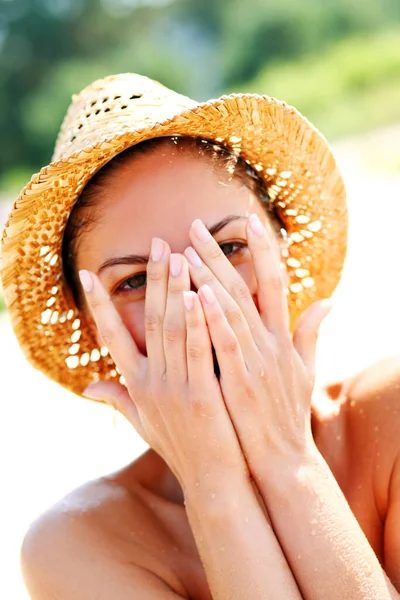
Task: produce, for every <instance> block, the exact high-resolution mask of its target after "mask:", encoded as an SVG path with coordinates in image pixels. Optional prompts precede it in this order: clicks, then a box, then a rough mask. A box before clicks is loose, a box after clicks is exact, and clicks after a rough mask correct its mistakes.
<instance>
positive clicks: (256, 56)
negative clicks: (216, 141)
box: [0, 0, 400, 196]
mask: <svg viewBox="0 0 400 600" xmlns="http://www.w3.org/2000/svg"><path fill="white" fill-rule="evenodd" d="M121 71H136V72H139V73H142V74H147V75H149V76H151V77H153V78H156V79H159V80H161V81H162V82H163V83H165V84H166V85H168V86H172V87H174V88H176V89H177V90H178V91H180V92H182V93H184V94H187V95H190V96H192V97H194V98H196V99H198V100H205V99H208V98H210V97H215V96H217V95H220V94H222V93H224V92H229V91H251V92H257V93H260V94H268V95H271V96H276V97H278V98H281V99H284V100H286V101H288V102H289V103H291V104H294V105H295V106H296V107H297V108H298V109H299V110H300V111H301V112H303V113H304V114H305V115H306V116H307V117H308V118H309V119H310V120H311V121H313V122H314V123H315V124H316V125H317V126H318V127H319V128H320V129H321V130H322V131H323V132H324V133H325V135H326V136H328V137H329V138H331V139H334V138H337V137H341V136H343V135H348V134H352V133H356V132H360V131H366V130H369V129H371V128H372V127H379V126H382V125H386V124H388V123H391V122H394V121H396V120H397V121H399V120H400V1H399V0H279V2H277V1H276V0H175V1H174V0H169V1H168V0H0V129H1V140H2V143H1V146H0V194H1V195H2V196H8V195H10V194H11V195H12V194H14V193H15V192H16V191H18V190H19V188H20V187H21V185H22V184H24V183H25V181H26V179H27V177H29V176H30V174H31V173H32V172H33V171H35V170H38V169H39V168H40V167H41V166H42V165H44V164H46V163H48V162H49V161H50V158H51V153H52V147H53V144H54V140H55V136H56V133H57V130H58V127H59V125H60V122H61V120H62V118H63V115H64V113H65V110H66V108H67V106H68V104H69V101H70V97H71V94H72V93H74V92H76V91H78V90H79V89H80V88H82V87H83V86H85V85H86V84H88V83H90V82H91V81H92V80H93V79H94V78H97V77H102V76H105V75H107V74H110V73H113V72H121ZM399 168H400V165H399Z"/></svg>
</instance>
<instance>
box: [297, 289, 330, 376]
mask: <svg viewBox="0 0 400 600" xmlns="http://www.w3.org/2000/svg"><path fill="white" fill-rule="evenodd" d="M331 309H332V302H331V300H319V301H318V302H314V304H312V305H311V306H310V307H309V308H308V309H307V310H306V311H305V312H304V313H303V314H302V315H301V317H300V319H299V321H298V325H297V327H296V331H295V332H294V334H293V345H294V347H295V349H296V351H297V353H298V354H299V356H300V358H301V359H302V361H303V363H304V364H305V366H306V367H307V370H308V372H309V373H310V376H311V377H312V380H313V381H314V378H315V354H316V345H317V340H318V332H319V328H320V325H321V323H322V321H323V320H324V319H325V317H326V316H327V315H328V314H329V312H330V311H331Z"/></svg>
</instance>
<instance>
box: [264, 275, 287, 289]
mask: <svg viewBox="0 0 400 600" xmlns="http://www.w3.org/2000/svg"><path fill="white" fill-rule="evenodd" d="M267 283H268V285H269V287H270V288H272V289H273V290H277V291H280V290H282V289H283V277H282V276H281V275H278V274H276V275H272V276H271V277H270V278H269V280H268V282H267Z"/></svg>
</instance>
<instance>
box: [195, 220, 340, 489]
mask: <svg viewBox="0 0 400 600" xmlns="http://www.w3.org/2000/svg"><path fill="white" fill-rule="evenodd" d="M190 235H191V241H192V243H193V247H194V248H190V249H187V250H186V251H185V254H186V256H187V257H188V259H189V261H190V263H191V264H190V276H191V279H192V280H193V282H194V283H195V284H196V285H197V286H198V287H201V286H204V284H207V285H208V290H207V294H208V298H209V299H210V300H209V301H208V302H205V303H204V310H205V315H206V320H207V324H208V328H209V332H210V336H211V340H212V343H213V346H214V348H215V352H216V355H217V359H218V363H219V367H220V371H221V378H220V384H221V388H222V391H223V395H224V399H225V403H226V405H227V408H228V411H229V414H230V417H231V419H232V422H233V424H234V427H235V430H236V433H237V435H238V438H239V441H240V444H241V447H242V449H243V451H244V454H245V457H246V459H247V462H248V464H249V468H250V471H251V473H252V475H253V477H254V479H256V480H257V479H258V478H259V476H260V474H261V473H263V474H265V472H266V469H268V468H269V467H273V463H274V464H275V465H278V464H279V465H280V467H281V466H282V460H283V461H285V460H288V459H289V457H291V458H293V457H295V458H296V456H297V457H298V456H300V455H303V453H304V452H306V451H307V449H308V448H311V447H313V446H314V442H313V438H312V432H311V414H310V413H311V394H312V390H313V385H314V377H315V374H314V367H315V345H316V339H317V332H318V329H319V325H320V323H321V322H322V320H323V318H324V317H325V316H326V315H327V313H328V312H329V309H330V303H328V302H326V301H319V302H317V303H315V304H313V305H312V306H311V307H310V308H309V309H308V310H307V311H306V312H305V313H304V314H303V316H302V317H301V319H300V320H299V323H298V326H297V328H296V331H295V333H294V336H293V338H292V336H291V335H290V332H289V329H288V309H287V301H286V296H285V289H284V281H283V276H282V270H281V268H280V265H279V260H278V259H277V256H276V252H275V248H274V238H273V234H272V233H267V232H266V231H265V230H264V228H263V226H262V224H261V222H260V221H259V220H258V218H257V217H256V216H255V215H252V216H251V217H250V219H249V224H248V227H247V237H248V245H249V249H250V252H251V255H252V259H253V262H254V268H255V274H256V278H257V283H258V304H259V308H260V312H258V310H257V308H256V306H255V304H254V302H253V299H252V297H251V294H250V292H249V290H248V288H247V286H246V285H245V284H244V282H243V281H242V279H241V278H240V276H239V275H238V273H237V272H236V270H235V269H234V267H233V266H232V265H231V264H230V263H229V261H228V260H227V259H226V257H225V256H224V254H223V252H222V251H221V250H220V248H219V246H218V244H217V243H216V242H215V240H214V238H213V237H212V236H211V235H210V234H208V232H207V229H206V228H205V227H204V226H203V224H202V223H201V222H200V221H195V223H194V224H193V226H192V230H191V234H190ZM195 250H197V254H196V252H195ZM200 259H203V260H200ZM206 289H207V288H206ZM266 450H267V451H266ZM280 459H282V460H280ZM278 468H279V467H278Z"/></svg>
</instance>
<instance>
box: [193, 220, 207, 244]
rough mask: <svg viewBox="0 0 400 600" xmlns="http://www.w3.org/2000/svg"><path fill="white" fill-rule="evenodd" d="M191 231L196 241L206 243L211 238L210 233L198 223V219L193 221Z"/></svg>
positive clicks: (201, 223) (200, 222) (202, 224)
mask: <svg viewBox="0 0 400 600" xmlns="http://www.w3.org/2000/svg"><path fill="white" fill-rule="evenodd" d="M192 229H193V231H194V234H195V236H196V237H197V239H198V240H200V242H206V241H207V240H208V239H209V238H210V236H211V233H210V232H209V231H208V229H207V227H206V226H205V225H204V223H203V222H202V221H200V219H196V220H195V221H193V223H192Z"/></svg>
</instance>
